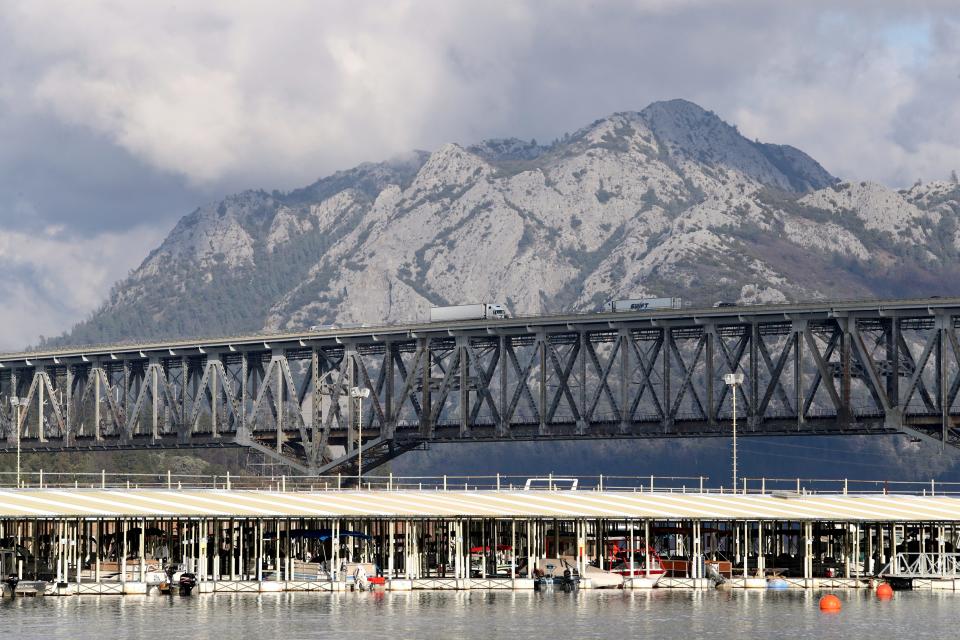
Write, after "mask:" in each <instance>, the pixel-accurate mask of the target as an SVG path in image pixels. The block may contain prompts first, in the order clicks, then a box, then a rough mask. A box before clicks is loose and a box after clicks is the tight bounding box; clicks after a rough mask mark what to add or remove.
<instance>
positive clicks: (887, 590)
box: [877, 582, 893, 600]
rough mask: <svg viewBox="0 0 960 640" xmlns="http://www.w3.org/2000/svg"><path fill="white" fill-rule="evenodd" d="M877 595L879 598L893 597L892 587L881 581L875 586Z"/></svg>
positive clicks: (887, 598)
mask: <svg viewBox="0 0 960 640" xmlns="http://www.w3.org/2000/svg"><path fill="white" fill-rule="evenodd" d="M877 597H878V598H880V599H881V600H889V599H890V598H892V597H893V587H891V586H890V584H889V583H887V582H881V583H880V585H879V586H878V587H877Z"/></svg>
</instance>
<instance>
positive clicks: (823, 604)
mask: <svg viewBox="0 0 960 640" xmlns="http://www.w3.org/2000/svg"><path fill="white" fill-rule="evenodd" d="M842 607H843V604H842V603H841V602H840V598H838V597H837V596H835V595H833V594H832V593H828V594H827V595H825V596H823V597H822V598H820V611H840V609H841V608H842Z"/></svg>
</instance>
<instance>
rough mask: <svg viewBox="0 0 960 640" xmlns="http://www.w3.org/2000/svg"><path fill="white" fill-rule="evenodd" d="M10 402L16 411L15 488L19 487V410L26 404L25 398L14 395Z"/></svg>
mask: <svg viewBox="0 0 960 640" xmlns="http://www.w3.org/2000/svg"><path fill="white" fill-rule="evenodd" d="M10 404H12V405H13V408H14V410H15V412H16V429H17V488H18V489H19V488H20V411H21V410H22V409H23V407H25V406H26V405H27V399H26V398H18V397H16V396H14V397H12V398H10Z"/></svg>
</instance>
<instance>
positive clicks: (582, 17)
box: [0, 0, 960, 348]
mask: <svg viewBox="0 0 960 640" xmlns="http://www.w3.org/2000/svg"><path fill="white" fill-rule="evenodd" d="M837 7H841V8H840V9H838V8H837ZM674 97H682V98H687V99H690V100H693V101H695V102H697V103H699V104H700V105H701V106H703V107H705V108H707V109H712V110H714V111H716V112H717V113H718V114H719V115H721V116H722V117H723V118H725V119H726V120H728V121H730V122H733V123H736V124H737V125H738V126H739V128H740V130H741V132H743V133H744V134H745V135H747V136H749V137H751V138H754V137H755V138H760V139H761V140H764V141H770V142H780V143H789V144H792V145H795V146H797V147H800V148H802V149H804V150H805V151H807V152H808V153H810V154H811V155H813V156H814V157H815V158H816V159H818V160H819V161H820V162H821V163H822V164H823V165H824V166H825V167H826V168H827V169H828V170H830V171H831V172H832V173H834V174H835V175H838V176H841V177H845V178H851V179H867V180H876V181H880V182H884V183H887V184H890V185H893V186H901V185H907V184H909V183H911V182H913V181H914V180H916V179H917V178H921V177H922V178H924V179H940V178H945V177H946V176H948V175H949V173H950V170H951V169H958V170H960V12H958V11H957V10H956V6H955V3H954V2H927V3H923V2H910V3H906V2H897V3H894V2H886V1H884V0H873V1H870V2H866V1H865V2H856V1H849V2H846V3H834V2H820V3H818V2H803V3H779V2H766V1H757V2H752V1H743V2H725V1H723V0H704V1H698V0H669V1H668V0H650V1H641V0H635V1H632V2H631V1H628V0H623V1H620V2H604V1H595V2H586V1H584V2H545V1H543V0H528V1H525V0H508V1H506V2H496V1H491V0H487V1H485V2H455V1H451V0H441V1H437V2H430V1H428V0H416V1H414V0H384V1H383V2H377V1H374V0H365V1H363V2H356V1H349V2H348V1H344V2H323V1H320V2H317V1H316V0H311V1H308V2H296V1H294V0H287V1H285V2H280V3H278V2H266V1H264V2H247V1H243V0H229V1H225V2H216V1H210V2H204V3H189V2H181V3H167V2H153V3H147V2H119V1H116V0H110V1H107V0H104V1H99V2H98V1H96V0H87V1H86V2H83V3H73V2H66V1H63V2H46V1H44V0H25V1H22V2H21V1H18V0H0V269H2V270H3V272H4V274H3V277H0V295H2V296H3V299H4V301H5V304H4V305H3V306H2V307H0V322H2V323H3V325H4V327H5V329H6V330H5V331H4V332H3V335H2V337H0V348H17V347H20V346H23V345H25V344H28V343H32V342H34V341H36V339H37V336H38V335H40V334H46V335H51V334H56V333H59V332H61V331H63V330H65V329H67V328H69V326H70V325H71V324H72V323H73V322H75V321H76V320H78V319H80V318H82V317H83V316H84V315H86V314H87V313H89V312H90V311H91V310H92V309H93V308H94V307H95V306H97V305H98V303H99V302H100V300H101V299H102V297H103V296H104V295H105V293H106V292H107V291H108V290H109V287H110V286H111V284H112V283H113V282H115V281H116V280H117V279H118V278H121V277H123V276H124V275H125V274H126V273H127V272H128V271H129V270H130V269H132V268H134V267H136V266H137V265H138V264H139V263H140V261H141V260H142V259H143V258H144V256H145V255H146V253H147V252H148V251H149V249H150V248H152V247H153V246H155V245H156V244H157V243H158V242H159V241H160V240H161V239H162V238H163V236H164V235H165V233H166V232H167V231H168V230H169V229H170V228H171V227H172V226H173V224H174V222H175V221H176V219H177V218H178V217H180V216H181V215H183V214H185V213H188V212H189V211H190V210H192V209H193V208H194V207H195V206H197V205H198V204H201V203H203V202H206V201H209V200H213V199H217V198H219V197H221V196H223V195H224V194H226V193H230V192H232V191H236V190H239V189H244V188H251V187H257V188H259V187H262V188H266V189H274V188H279V189H289V188H293V187H296V186H302V185H304V184H307V183H309V182H310V181H312V180H314V179H316V178H317V177H319V176H322V175H324V174H327V173H329V172H331V171H334V170H336V169H339V168H346V167H349V166H352V165H354V164H356V163H357V162H360V161H363V160H379V159H383V158H385V157H387V156H390V155H393V154H398V153H402V152H404V151H406V150H409V149H411V148H420V149H432V148H435V147H436V146H438V145H439V144H441V143H443V142H446V141H456V142H463V143H470V142H473V141H476V140H479V139H482V138H485V137H497V136H518V137H521V138H537V139H538V140H541V141H542V140H551V139H553V138H555V137H557V136H558V135H561V134H562V133H563V132H565V131H571V130H574V129H577V128H579V127H581V126H583V125H585V124H587V123H589V122H591V121H592V120H594V119H596V118H598V117H602V116H604V115H607V114H609V113H611V112H614V111H623V110H637V109H641V108H642V107H644V106H645V105H647V104H648V103H649V102H651V101H653V100H658V99H667V98H674Z"/></svg>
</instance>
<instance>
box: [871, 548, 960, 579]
mask: <svg viewBox="0 0 960 640" xmlns="http://www.w3.org/2000/svg"><path fill="white" fill-rule="evenodd" d="M880 575H881V576H895V577H902V578H927V577H929V578H938V577H939V578H960V553H936V552H928V553H898V554H897V555H896V556H894V557H893V558H891V559H890V562H888V563H887V565H886V566H885V567H884V568H883V569H881V570H880Z"/></svg>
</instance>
